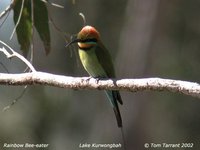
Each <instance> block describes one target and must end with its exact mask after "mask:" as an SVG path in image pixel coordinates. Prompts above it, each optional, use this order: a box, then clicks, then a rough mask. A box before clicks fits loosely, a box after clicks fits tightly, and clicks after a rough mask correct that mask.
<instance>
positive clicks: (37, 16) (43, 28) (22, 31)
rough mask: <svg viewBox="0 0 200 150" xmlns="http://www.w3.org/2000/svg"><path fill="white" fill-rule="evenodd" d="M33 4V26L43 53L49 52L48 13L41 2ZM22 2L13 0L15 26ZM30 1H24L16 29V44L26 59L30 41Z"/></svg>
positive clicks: (37, 1)
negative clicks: (41, 43) (41, 44)
mask: <svg viewBox="0 0 200 150" xmlns="http://www.w3.org/2000/svg"><path fill="white" fill-rule="evenodd" d="M33 3H34V10H33V12H34V26H35V28H36V30H37V32H38V34H39V36H40V39H41V40H42V42H43V45H44V48H45V52H46V54H48V53H49V52H50V31H49V24H48V21H49V19H48V11H47V8H46V5H45V3H44V2H42V1H41V0H33ZM21 6H22V0H14V23H15V25H16V24H17V21H18V18H19V17H20V10H21ZM31 13H32V12H31V0H24V7H23V9H22V15H21V18H20V22H19V24H18V26H17V28H16V34H17V39H18V42H19V44H20V46H21V50H22V52H23V55H24V56H25V57H27V54H28V52H29V48H30V43H31V39H32V20H31V19H32V17H31V16H32V15H31Z"/></svg>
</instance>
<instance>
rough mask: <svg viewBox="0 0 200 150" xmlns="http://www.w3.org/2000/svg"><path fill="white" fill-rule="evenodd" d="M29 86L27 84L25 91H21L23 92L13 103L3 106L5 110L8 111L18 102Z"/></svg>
mask: <svg viewBox="0 0 200 150" xmlns="http://www.w3.org/2000/svg"><path fill="white" fill-rule="evenodd" d="M27 87H28V86H27V85H26V86H24V89H23V91H22V92H21V94H20V95H19V96H18V97H17V98H15V99H14V100H13V101H12V103H11V104H10V105H8V106H5V107H4V108H3V111H7V110H8V109H10V108H11V107H12V106H13V105H14V104H15V103H16V102H18V100H19V99H21V98H22V97H23V96H24V94H25V92H26V90H27Z"/></svg>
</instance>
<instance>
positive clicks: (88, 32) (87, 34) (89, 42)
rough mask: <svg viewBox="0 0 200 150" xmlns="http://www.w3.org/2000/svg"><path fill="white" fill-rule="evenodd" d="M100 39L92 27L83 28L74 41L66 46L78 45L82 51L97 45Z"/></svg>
mask: <svg viewBox="0 0 200 150" xmlns="http://www.w3.org/2000/svg"><path fill="white" fill-rule="evenodd" d="M99 39H100V35H99V32H98V31H97V30H96V29H95V28H94V27H92V26H85V27H83V28H82V30H81V31H80V32H79V33H78V35H77V36H76V38H75V39H73V40H72V41H71V42H69V43H68V44H67V46H69V45H71V44H73V43H78V46H79V47H80V48H82V49H87V48H90V47H92V46H94V45H96V44H97V43H98V41H99Z"/></svg>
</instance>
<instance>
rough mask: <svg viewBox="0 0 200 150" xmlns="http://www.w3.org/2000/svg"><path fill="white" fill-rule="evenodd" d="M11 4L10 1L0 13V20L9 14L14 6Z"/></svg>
mask: <svg viewBox="0 0 200 150" xmlns="http://www.w3.org/2000/svg"><path fill="white" fill-rule="evenodd" d="M13 2H14V0H12V1H11V3H10V4H9V5H8V7H6V9H5V10H4V11H2V12H1V14H0V19H1V18H3V17H4V16H5V15H6V14H7V13H8V12H10V10H11V9H12V8H13V4H14V3H13Z"/></svg>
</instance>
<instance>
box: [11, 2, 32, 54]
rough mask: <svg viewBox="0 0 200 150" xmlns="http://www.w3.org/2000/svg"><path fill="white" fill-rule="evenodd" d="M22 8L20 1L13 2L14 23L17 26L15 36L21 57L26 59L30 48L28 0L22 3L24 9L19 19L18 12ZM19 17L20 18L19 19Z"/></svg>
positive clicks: (29, 8)
mask: <svg viewBox="0 0 200 150" xmlns="http://www.w3.org/2000/svg"><path fill="white" fill-rule="evenodd" d="M21 6H22V0H15V5H14V23H15V25H16V24H17V21H18V19H20V20H19V21H20V22H19V24H18V26H17V28H16V34H17V39H18V42H19V44H20V46H21V50H22V53H23V55H24V56H25V57H26V56H27V54H28V51H29V48H30V43H31V37H32V21H31V5H30V0H25V1H24V7H23V10H22V14H21V17H20V11H21ZM19 17H20V18H19Z"/></svg>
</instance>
